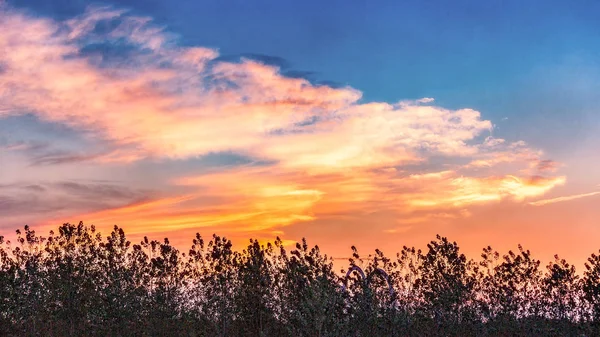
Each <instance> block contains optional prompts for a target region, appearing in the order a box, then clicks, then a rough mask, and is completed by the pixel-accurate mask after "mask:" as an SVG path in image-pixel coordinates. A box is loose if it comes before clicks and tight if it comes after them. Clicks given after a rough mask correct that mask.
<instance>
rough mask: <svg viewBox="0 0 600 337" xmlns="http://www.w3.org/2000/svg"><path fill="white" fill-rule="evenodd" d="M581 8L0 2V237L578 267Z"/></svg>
mask: <svg viewBox="0 0 600 337" xmlns="http://www.w3.org/2000/svg"><path fill="white" fill-rule="evenodd" d="M599 10H600V3H598V2H596V1H577V2H570V1H548V0H546V1H528V2H526V3H524V2H522V1H464V0H460V1H454V2H452V4H449V3H448V2H446V1H426V2H425V1H383V0H382V1H358V0H357V1H351V2H348V1H327V2H322V1H313V0H310V1H301V2H299V1H266V0H256V1H241V0H240V1H233V0H218V1H217V0H210V1H208V0H206V1H205V0H203V1H191V0H178V1H169V2H166V1H159V0H143V1H142V0H113V1H106V2H90V1H84V0H55V1H46V0H19V1H17V0H4V1H2V0H0V235H10V234H11V233H13V232H14V230H15V229H16V228H19V227H21V226H23V225H25V224H29V225H30V226H32V227H33V228H34V229H36V230H38V232H40V233H47V232H48V231H49V230H50V229H52V228H56V226H58V225H59V224H62V223H64V222H73V223H77V222H79V221H80V220H81V221H84V222H85V223H87V224H94V225H95V226H96V227H97V228H99V229H100V230H101V231H103V232H104V233H106V234H108V231H110V229H111V228H112V226H113V225H115V224H118V225H120V226H122V227H123V228H124V229H125V231H126V233H129V234H130V235H131V237H132V238H140V237H142V236H144V235H147V236H149V237H150V238H157V239H160V238H163V237H169V238H170V240H171V242H173V243H174V244H176V245H179V246H180V247H181V248H182V249H185V248H187V246H188V245H189V244H190V243H191V240H192V239H193V237H194V234H195V233H196V232H199V233H201V234H202V235H203V236H205V237H210V236H211V235H212V234H213V233H217V234H219V235H225V236H226V237H228V238H230V239H232V240H233V241H234V244H239V245H243V244H244V243H246V242H247V241H248V239H249V238H255V239H259V240H262V241H267V240H273V239H274V238H275V237H277V236H279V237H281V239H282V240H283V241H284V243H286V244H290V243H293V242H295V241H297V240H299V239H301V238H302V237H306V238H307V239H308V242H309V243H312V244H318V245H319V246H320V247H321V249H322V250H323V251H325V252H326V253H328V254H329V255H331V256H336V257H343V256H348V255H350V254H349V252H350V250H349V247H350V246H351V245H356V246H357V247H358V248H359V250H360V251H362V252H364V253H365V254H367V253H369V252H372V251H373V250H374V249H375V248H379V249H382V250H383V251H384V252H387V253H388V254H389V255H392V254H395V252H397V251H400V250H401V247H402V246H403V245H409V246H417V247H424V246H425V245H426V243H427V242H428V241H430V240H432V239H434V238H435V234H441V235H443V236H447V237H448V238H450V239H451V240H455V241H457V242H458V243H459V245H460V246H461V248H462V250H463V251H464V252H466V253H467V254H468V255H469V256H471V257H473V258H477V257H478V256H479V254H480V252H481V249H482V248H483V247H486V246H488V245H491V246H492V247H494V248H496V249H498V250H499V251H500V252H501V253H503V252H506V251H507V250H508V249H516V247H517V244H522V245H523V246H524V247H525V248H527V249H531V250H532V251H533V253H534V254H535V256H536V257H538V258H540V259H542V260H545V261H547V260H550V259H551V258H552V256H553V255H554V254H555V253H558V254H559V255H560V256H562V257H564V258H567V259H568V260H570V261H572V262H574V263H575V264H576V265H579V266H581V265H582V264H583V262H584V261H585V259H586V258H587V256H589V254H591V253H593V252H596V251H598V249H599V248H600V244H598V242H597V240H595V238H597V237H598V235H599V234H600V226H599V225H600V222H599V221H598V219H600V208H599V207H598V205H599V204H600V170H599V169H598V165H599V164H600V150H599V148H600V147H599V144H600V113H599V112H598V106H599V103H600V98H599V97H600V96H598V95H597V92H598V90H599V89H600V64H599V63H598V62H599V61H598V60H600V58H599V56H600V43H599V42H600V41H599V40H600V38H599V37H598V34H597V31H598V29H600V23H598V20H597V13H598V11H599Z"/></svg>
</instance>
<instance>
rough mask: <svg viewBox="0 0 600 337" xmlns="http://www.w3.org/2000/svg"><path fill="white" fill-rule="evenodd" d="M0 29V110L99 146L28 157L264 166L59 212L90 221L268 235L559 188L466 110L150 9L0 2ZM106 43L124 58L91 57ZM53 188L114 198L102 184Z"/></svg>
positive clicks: (521, 150)
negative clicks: (326, 74)
mask: <svg viewBox="0 0 600 337" xmlns="http://www.w3.org/2000/svg"><path fill="white" fill-rule="evenodd" d="M109 23H110V24H109ZM0 31H1V33H0V64H2V65H3V72H2V74H1V75H0V118H1V117H3V116H16V115H21V114H34V115H35V116H36V117H37V118H39V119H40V120H42V121H46V122H51V123H58V124H61V125H66V126H68V127H70V128H72V129H75V130H77V129H82V130H85V131H86V132H85V135H84V137H87V138H92V139H94V140H95V141H96V142H97V143H100V144H103V145H102V146H103V147H104V148H102V149H100V150H98V151H97V152H81V153H83V154H80V153H76V154H72V153H57V154H56V155H52V154H47V155H46V156H45V157H42V158H40V159H39V160H40V163H44V164H57V163H65V162H66V163H74V162H77V161H81V160H86V161H94V162H96V163H97V164H98V165H107V163H111V164H119V165H125V164H127V163H133V162H136V161H139V160H142V159H147V158H155V159H160V160H178V161H182V162H185V161H186V160H190V159H193V158H196V157H199V156H205V155H208V154H211V153H222V152H227V153H235V154H237V155H240V156H244V157H248V158H254V159H256V160H257V161H262V162H266V163H272V164H271V165H270V166H267V167H266V168H265V167H259V168H257V167H247V166H240V167H235V168H233V169H224V170H221V171H218V172H211V173H204V174H196V175H194V174H190V175H187V176H185V177H178V178H176V179H173V181H172V182H171V183H172V185H173V186H178V187H185V188H186V192H185V193H183V194H182V193H181V192H177V193H175V192H173V191H168V192H167V191H165V192H164V193H162V194H161V195H160V196H155V197H153V198H152V199H150V200H141V201H140V200H136V199H135V198H133V197H132V196H129V197H126V198H124V199H126V200H127V201H128V202H127V203H121V204H119V205H104V207H102V208H98V209H93V210H85V211H83V210H81V209H79V208H74V209H73V211H72V212H71V213H72V214H73V216H78V217H81V218H86V219H89V220H91V221H94V222H97V223H105V224H113V223H122V224H126V225H128V226H131V227H134V228H135V230H136V231H143V230H150V231H161V230H163V231H164V229H165V228H171V229H186V228H194V227H217V226H221V227H220V228H225V229H227V230H229V231H240V230H241V231H256V232H265V231H280V230H281V228H283V227H285V226H288V225H290V224H294V223H302V222H306V221H312V220H314V219H317V218H319V219H323V218H331V219H332V220H334V219H335V218H336V216H337V215H339V214H341V213H347V212H348V211H349V210H351V212H355V213H361V212H373V211H385V212H388V213H390V214H393V215H394V216H395V217H397V218H399V219H400V220H402V219H403V220H407V219H409V218H411V217H413V214H414V213H415V212H430V213H431V214H445V216H446V217H457V216H464V214H467V213H465V209H467V208H469V207H474V206H477V205H480V204H485V203H494V202H499V201H502V200H512V201H515V202H522V201H523V200H525V199H528V198H533V197H537V196H541V195H544V194H545V193H546V192H547V191H549V190H550V189H552V188H553V187H555V186H558V185H561V184H564V183H565V178H564V177H562V176H557V175H555V174H554V173H553V171H554V168H555V167H556V165H555V163H553V162H551V161H547V160H544V159H543V153H542V151H539V150H536V149H533V148H531V147H530V146H528V145H527V144H525V143H523V142H518V141H514V142H508V141H505V140H504V139H498V138H493V137H491V135H490V133H491V130H492V129H493V124H492V122H491V121H489V120H486V119H484V118H483V117H482V115H481V113H480V112H478V111H475V110H472V109H455V110H453V109H446V108H443V107H440V106H434V105H431V103H433V99H432V98H423V99H420V100H417V101H413V102H411V101H400V102H399V103H397V104H391V103H385V102H362V101H361V97H362V94H361V92H360V91H358V90H356V89H354V88H351V87H332V86H327V85H316V84H314V83H311V82H310V81H308V80H307V79H305V78H303V77H302V76H285V75H284V74H282V73H281V69H280V68H279V67H277V66H275V65H273V64H279V65H280V66H281V65H283V64H284V63H282V62H283V61H282V60H278V59H269V60H266V59H265V58H264V57H263V58H262V59H261V58H260V57H258V58H257V57H253V58H252V59H250V58H241V59H240V60H229V59H227V58H225V59H223V58H219V54H218V52H217V51H216V50H214V49H209V48H203V47H183V46H180V45H178V44H177V40H176V39H174V38H173V37H172V36H169V35H168V34H166V33H164V32H163V30H161V29H160V28H159V27H156V26H155V25H153V24H152V22H151V20H150V19H149V18H143V17H135V16H130V15H128V14H127V13H126V12H124V11H121V10H114V9H111V8H91V9H89V10H88V11H87V12H86V13H85V14H82V15H81V16H79V17H76V18H73V19H71V20H68V21H64V22H58V21H53V20H51V19H44V18H37V17H33V16H30V15H27V14H24V13H22V12H19V11H16V10H14V9H11V8H8V7H3V8H2V9H0ZM97 45H102V46H103V47H102V48H97V49H94V52H90V46H97ZM111 48H113V49H117V50H118V51H126V52H125V53H124V54H123V53H118V52H117V53H106V52H103V50H108V49H111ZM285 66H287V65H285ZM89 153H98V154H97V155H96V154H89ZM432 157H441V158H445V159H447V162H448V164H447V167H446V168H445V170H444V171H436V170H434V169H431V168H430V169H428V170H427V171H426V172H421V171H414V170H413V169H411V165H415V164H419V165H421V166H422V167H425V168H426V167H427V165H428V164H429V162H430V159H431V158H432ZM165 179H166V178H165ZM148 183H150V182H148ZM60 188H62V189H63V190H64V189H70V190H71V192H72V193H97V195H98V196H99V197H101V198H105V199H107V200H108V199H111V198H117V199H119V197H118V195H117V194H118V193H117V194H115V192H114V191H109V190H106V189H101V190H98V189H94V190H90V189H88V188H87V187H81V186H74V185H69V186H66V185H65V186H60ZM109 192H110V193H109ZM11 205H12V204H11ZM60 215H61V216H62V215H63V213H60ZM420 216H422V215H420ZM431 216H433V215H431ZM74 220H79V219H74ZM390 222H391V223H392V224H393V223H395V222H396V220H392V219H390ZM138 227H139V228H138ZM142 227H143V228H142Z"/></svg>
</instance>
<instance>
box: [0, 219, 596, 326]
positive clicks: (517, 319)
mask: <svg viewBox="0 0 600 337" xmlns="http://www.w3.org/2000/svg"><path fill="white" fill-rule="evenodd" d="M427 248H428V249H427V251H426V252H422V251H420V250H417V249H415V248H410V247H403V248H402V249H401V251H400V253H398V254H397V255H396V257H395V258H394V259H390V258H388V257H387V256H386V255H385V254H384V253H383V252H381V251H379V250H375V252H374V253H373V254H371V255H368V256H366V257H364V258H361V256H360V255H359V253H358V250H357V249H356V248H355V247H352V258H350V259H349V266H350V269H348V270H350V271H349V272H348V277H347V278H346V272H345V271H344V270H341V271H340V272H336V271H335V270H334V267H333V260H332V259H331V258H329V257H328V256H327V255H324V254H323V253H321V251H320V250H319V247H318V246H313V247H311V246H309V245H308V244H307V242H306V240H305V239H303V240H302V242H299V243H297V244H296V247H295V248H293V249H292V250H290V251H288V250H286V247H284V245H283V243H282V241H281V240H280V239H279V238H278V239H277V240H276V241H275V242H274V243H266V244H261V243H259V242H258V241H256V240H250V243H249V245H248V246H247V247H246V248H245V249H243V250H241V251H237V250H234V248H233V246H232V244H231V241H229V240H228V239H226V238H224V237H219V236H217V235H213V236H212V238H211V239H210V240H209V241H208V242H205V241H204V239H203V238H202V237H201V236H200V235H199V234H197V235H196V237H195V238H193V240H192V246H191V248H190V250H189V251H188V252H187V253H182V252H180V251H179V250H178V249H176V248H175V247H173V246H172V245H171V244H170V243H169V240H168V239H164V240H162V241H154V240H152V241H151V240H149V239H148V238H144V239H143V240H142V241H141V242H140V243H139V244H131V242H130V241H128V240H127V237H126V235H125V232H124V231H123V229H121V228H119V227H116V226H115V227H114V229H113V230H112V232H111V233H110V234H109V235H108V236H106V237H103V236H102V235H101V234H100V233H99V232H97V231H96V229H95V228H94V227H93V226H90V227H88V226H85V225H83V223H79V224H78V225H72V224H64V225H62V226H60V227H59V228H58V230H57V231H56V233H53V232H51V233H50V235H49V236H48V237H47V238H45V237H41V236H38V235H37V234H36V232H35V231H33V230H32V229H31V228H29V227H27V226H26V227H24V228H23V230H18V231H17V238H16V242H15V243H14V244H13V243H10V242H7V241H6V240H4V238H3V237H0V329H1V330H0V331H2V335H7V336H423V335H427V336H509V335H510V336H530V335H535V336H581V335H586V336H592V335H599V333H600V329H599V326H600V324H599V323H600V256H599V255H596V254H592V255H591V256H590V258H589V259H588V263H587V264H586V270H585V271H584V272H583V274H582V275H579V274H577V272H576V270H575V268H574V267H573V266H572V265H570V264H569V263H568V262H567V261H565V260H564V259H560V258H559V257H558V256H555V259H554V261H553V262H551V263H549V264H548V265H547V267H546V268H545V270H540V262H539V260H536V259H534V258H533V257H532V255H531V253H530V252H529V251H528V250H525V249H523V248H522V247H521V246H519V250H518V252H516V253H515V252H512V251H509V252H508V253H507V254H505V255H504V256H501V255H500V254H499V253H498V252H496V251H494V250H493V249H492V248H491V247H487V248H485V249H484V250H483V253H482V259H481V260H479V261H474V260H470V259H467V257H466V256H465V255H463V254H461V253H460V249H459V246H458V244H457V243H456V242H451V241H449V240H448V239H447V238H444V237H440V236H437V238H436V240H434V241H432V242H430V244H429V245H428V247H427Z"/></svg>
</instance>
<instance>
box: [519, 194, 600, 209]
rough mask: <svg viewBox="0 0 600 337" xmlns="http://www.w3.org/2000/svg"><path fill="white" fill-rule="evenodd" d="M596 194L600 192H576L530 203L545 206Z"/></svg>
mask: <svg viewBox="0 0 600 337" xmlns="http://www.w3.org/2000/svg"><path fill="white" fill-rule="evenodd" d="M596 195H600V192H590V193H582V194H575V195H567V196H563V197H557V198H552V199H543V200H538V201H532V202H530V203H529V204H530V205H532V206H545V205H549V204H554V203H557V202H564V201H571V200H577V199H581V198H587V197H593V196H596Z"/></svg>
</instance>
